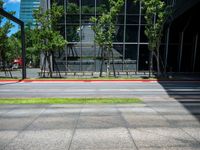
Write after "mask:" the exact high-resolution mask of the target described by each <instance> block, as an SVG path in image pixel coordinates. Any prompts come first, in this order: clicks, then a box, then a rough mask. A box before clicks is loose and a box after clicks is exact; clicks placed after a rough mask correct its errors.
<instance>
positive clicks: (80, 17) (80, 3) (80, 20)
mask: <svg viewBox="0 0 200 150" xmlns="http://www.w3.org/2000/svg"><path fill="white" fill-rule="evenodd" d="M79 9H80V10H79V13H80V14H79V26H80V48H81V53H80V71H82V46H83V45H82V28H81V26H82V15H81V14H82V0H79Z"/></svg>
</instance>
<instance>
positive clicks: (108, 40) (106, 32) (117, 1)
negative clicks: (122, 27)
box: [91, 0, 124, 51]
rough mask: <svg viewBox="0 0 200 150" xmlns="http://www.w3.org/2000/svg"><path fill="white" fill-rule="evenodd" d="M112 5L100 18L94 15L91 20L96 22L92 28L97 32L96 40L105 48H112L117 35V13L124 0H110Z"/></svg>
mask: <svg viewBox="0 0 200 150" xmlns="http://www.w3.org/2000/svg"><path fill="white" fill-rule="evenodd" d="M109 4H110V6H111V8H110V10H109V11H108V12H105V13H103V14H102V15H101V16H99V17H98V18H95V17H92V18H91V21H92V22H93V23H94V24H95V25H94V26H93V27H92V29H93V30H94V32H95V34H96V35H95V42H96V43H97V44H98V45H99V46H100V47H101V48H103V49H105V50H109V51H110V50H112V47H113V39H114V36H115V31H116V30H115V22H116V15H117V13H119V11H120V9H121V8H122V6H123V4H124V1H123V0H109Z"/></svg>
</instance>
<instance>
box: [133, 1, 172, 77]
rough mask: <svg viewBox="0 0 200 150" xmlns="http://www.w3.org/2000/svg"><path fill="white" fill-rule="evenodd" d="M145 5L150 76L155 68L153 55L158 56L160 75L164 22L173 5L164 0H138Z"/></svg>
mask: <svg viewBox="0 0 200 150" xmlns="http://www.w3.org/2000/svg"><path fill="white" fill-rule="evenodd" d="M136 1H140V2H141V3H142V6H143V11H144V15H145V16H144V17H145V20H146V26H145V31H144V32H145V35H146V36H147V38H148V43H149V44H148V49H149V51H150V56H149V72H150V73H149V76H151V74H152V70H153V57H155V58H156V64H157V76H160V74H161V71H160V45H161V40H162V36H163V28H164V24H165V22H166V20H167V18H168V16H169V15H170V13H171V7H170V6H167V5H166V3H165V2H164V1H162V0H136Z"/></svg>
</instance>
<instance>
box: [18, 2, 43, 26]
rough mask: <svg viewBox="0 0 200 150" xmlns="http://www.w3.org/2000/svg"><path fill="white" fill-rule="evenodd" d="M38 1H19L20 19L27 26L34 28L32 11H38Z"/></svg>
mask: <svg viewBox="0 0 200 150" xmlns="http://www.w3.org/2000/svg"><path fill="white" fill-rule="evenodd" d="M39 6H40V0H21V3H20V19H21V20H22V21H23V22H24V23H25V24H26V25H27V24H29V25H31V26H34V25H35V20H34V17H33V10H35V9H38V8H39Z"/></svg>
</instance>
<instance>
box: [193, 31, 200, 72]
mask: <svg viewBox="0 0 200 150" xmlns="http://www.w3.org/2000/svg"><path fill="white" fill-rule="evenodd" d="M198 38H199V34H198V33H197V34H196V36H195V45H194V59H193V69H192V71H193V72H194V71H195V65H196V55H197V46H198Z"/></svg>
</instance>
